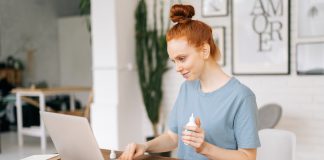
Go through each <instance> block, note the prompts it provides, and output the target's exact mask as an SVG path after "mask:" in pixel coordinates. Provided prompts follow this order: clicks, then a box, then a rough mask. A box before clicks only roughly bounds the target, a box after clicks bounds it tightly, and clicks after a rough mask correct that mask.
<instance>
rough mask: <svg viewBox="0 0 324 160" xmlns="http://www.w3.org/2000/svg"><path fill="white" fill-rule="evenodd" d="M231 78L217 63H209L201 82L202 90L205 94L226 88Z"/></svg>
mask: <svg viewBox="0 0 324 160" xmlns="http://www.w3.org/2000/svg"><path fill="white" fill-rule="evenodd" d="M230 79H231V77H230V76H229V75H227V74H226V73H224V72H223V70H222V69H221V67H220V66H219V65H218V64H216V63H215V61H207V62H206V65H205V68H204V71H203V73H202V74H201V76H200V78H199V80H200V85H201V90H202V91H203V92H205V93H207V92H212V91H215V90H217V89H218V88H220V87H222V86H224V85H225V84H226V83H227V82H228V81H229V80H230Z"/></svg>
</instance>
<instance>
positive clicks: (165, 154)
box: [146, 136, 171, 157]
mask: <svg viewBox="0 0 324 160" xmlns="http://www.w3.org/2000/svg"><path fill="white" fill-rule="evenodd" d="M154 138H155V137H153V136H151V137H146V141H150V140H152V139H154ZM150 155H156V156H162V157H171V151H169V152H161V153H150Z"/></svg>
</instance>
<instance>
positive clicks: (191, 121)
mask: <svg viewBox="0 0 324 160" xmlns="http://www.w3.org/2000/svg"><path fill="white" fill-rule="evenodd" d="M186 126H193V127H197V124H196V122H195V117H194V115H193V113H191V116H190V118H189V121H188V123H187V124H186ZM185 131H186V132H192V131H190V130H187V129H186V130H185ZM185 145H188V144H186V143H185Z"/></svg>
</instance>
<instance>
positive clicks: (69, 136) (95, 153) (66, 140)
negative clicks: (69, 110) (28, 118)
mask: <svg viewBox="0 0 324 160" xmlns="http://www.w3.org/2000/svg"><path fill="white" fill-rule="evenodd" d="M40 115H41V118H42V120H43V122H44V124H45V127H46V129H47V131H48V133H49V135H50V136H51V138H52V141H53V143H54V146H55V148H56V150H57V152H58V153H59V156H60V158H61V159H63V160H90V159H95V160H104V157H103V155H102V153H101V151H100V149H99V146H98V144H97V141H96V139H95V137H94V135H93V133H92V130H91V128H90V125H89V123H88V120H87V119H86V118H84V117H77V116H70V115H64V114H57V113H51V112H43V111H40Z"/></svg>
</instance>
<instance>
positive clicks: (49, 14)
mask: <svg viewBox="0 0 324 160" xmlns="http://www.w3.org/2000/svg"><path fill="white" fill-rule="evenodd" d="M143 2H145V4H146V7H147V8H146V10H143V9H142V10H141V9H140V8H139V6H141V5H140V4H141V3H143ZM175 3H184V4H191V5H193V6H194V7H195V11H196V12H195V16H194V18H193V19H198V20H201V21H203V22H205V23H207V24H208V25H210V26H211V27H212V29H213V34H214V36H215V42H216V43H217V45H218V46H219V47H220V50H221V52H222V59H221V60H220V61H219V62H217V63H219V64H220V65H221V66H222V67H223V69H224V70H225V71H226V73H228V74H229V75H233V76H235V77H236V78H237V79H239V80H240V81H241V82H242V83H244V84H245V85H247V86H248V87H250V88H251V89H252V90H253V91H254V93H255V95H256V98H257V105H258V108H259V109H260V110H259V111H260V112H259V113H260V114H259V115H260V121H262V122H260V125H264V126H260V129H261V128H275V129H280V130H287V131H290V132H292V133H294V134H295V135H296V153H295V155H296V159H297V160H322V159H323V158H324V153H323V148H324V77H323V75H324V71H323V69H324V31H323V28H324V22H323V18H324V0H308V1H307V0H290V1H288V0H270V1H267V2H265V1H261V0H260V1H259V0H246V1H242V0H180V1H178V0H170V1H168V0H146V1H142V0H110V1H106V0H91V1H90V0H1V1H0V77H1V82H0V89H1V103H0V104H1V106H0V128H1V134H0V137H1V153H0V159H8V160H9V159H21V158H24V157H28V156H31V155H35V154H43V153H54V152H56V151H55V148H54V146H53V144H52V142H51V139H50V138H49V137H48V138H47V140H46V141H47V147H46V149H45V150H43V149H42V148H41V140H40V138H39V137H38V136H28V135H24V136H23V137H24V144H23V146H19V144H18V138H17V136H18V127H17V112H16V107H15V106H16V101H17V99H16V94H17V92H14V90H15V89H18V88H25V89H49V90H50V89H55V88H57V87H71V86H72V87H89V88H91V91H92V93H93V100H91V101H90V102H89V101H88V97H89V94H88V92H87V93H79V92H78V93H75V95H73V96H75V98H74V99H73V102H72V103H73V105H75V108H76V109H77V110H82V109H84V108H86V107H82V106H91V107H90V115H89V116H88V117H89V120H90V124H91V127H92V129H93V132H94V135H95V137H96V139H97V141H98V144H99V146H100V147H101V148H106V149H115V150H123V149H124V147H125V146H126V144H128V143H129V142H138V143H143V142H145V141H146V140H147V138H150V137H154V136H157V135H158V134H161V133H163V132H164V131H165V130H167V128H168V126H167V120H168V113H169V112H170V111H171V109H172V107H173V104H174V102H175V99H176V97H177V94H178V91H179V88H180V85H181V83H182V82H183V81H184V80H183V78H182V77H181V76H180V75H179V74H177V73H176V71H175V69H174V66H173V64H172V62H170V61H168V57H167V56H166V57H158V58H156V59H153V60H152V63H153V64H154V65H153V67H152V66H151V68H150V66H147V65H144V66H141V65H139V64H147V60H146V59H145V56H146V55H148V54H152V55H155V56H153V57H156V55H158V54H164V55H165V54H167V53H166V50H165V48H164V47H163V43H165V42H161V44H160V45H161V46H159V47H158V51H156V53H145V54H144V55H143V54H142V55H141V54H140V53H139V48H146V47H148V46H149V45H148V44H146V45H142V46H141V45H139V44H138V43H136V42H138V41H141V39H139V38H138V37H136V33H137V34H139V33H142V32H141V30H139V28H143V27H144V28H145V26H147V29H146V30H145V33H154V31H156V35H157V37H158V38H161V39H164V36H165V32H166V30H167V29H168V28H169V27H171V26H172V25H173V23H171V22H170V21H169V20H168V16H169V9H170V6H172V5H173V4H175ZM90 10H91V11H90ZM145 15H147V19H145ZM161 19H162V21H161ZM139 22H141V23H139ZM144 22H145V23H147V24H145V23H144ZM154 24H156V25H154ZM136 25H138V27H139V28H137V29H136V28H135V26H136ZM155 26H156V27H155ZM151 38H152V37H151ZM151 40H152V41H153V42H158V41H159V40H160V39H154V38H152V39H151ZM157 62H164V63H163V64H158V63H157ZM158 68H165V70H164V71H163V72H159V75H150V74H148V73H147V72H145V71H147V70H156V71H157V72H158ZM140 73H143V74H147V75H146V78H145V76H144V77H141V75H140ZM150 76H157V78H158V79H159V81H150V78H147V77H150ZM151 79H152V77H151ZM149 86H159V87H155V88H160V90H159V89H158V90H154V89H152V88H154V87H151V88H150V87H149ZM159 91H162V94H161V95H160V94H158V93H159ZM143 93H147V94H143ZM142 95H146V96H142ZM157 95H158V96H157ZM30 99H31V101H28V100H27V101H26V99H25V100H23V104H22V105H21V108H22V114H23V119H22V127H23V128H33V127H35V126H36V127H38V128H39V127H40V120H39V114H38V111H39V107H37V104H38V101H39V100H38V98H37V97H33V96H32V97H30ZM30 99H29V100H30ZM71 99H72V98H71V94H61V93H60V94H55V95H49V96H46V108H45V110H51V111H55V112H60V111H66V110H69V109H70V107H71V105H72V103H71ZM148 99H154V101H155V102H156V103H155V102H154V103H149V102H148ZM33 102H36V104H35V103H33ZM269 104H270V105H269ZM35 106H36V107H35ZM152 106H154V107H155V108H154V109H152V110H148V108H149V107H152ZM266 106H270V107H266ZM264 107H265V108H264ZM261 108H263V109H262V110H261ZM174 153H175V152H172V155H173V156H175V154H174Z"/></svg>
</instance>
